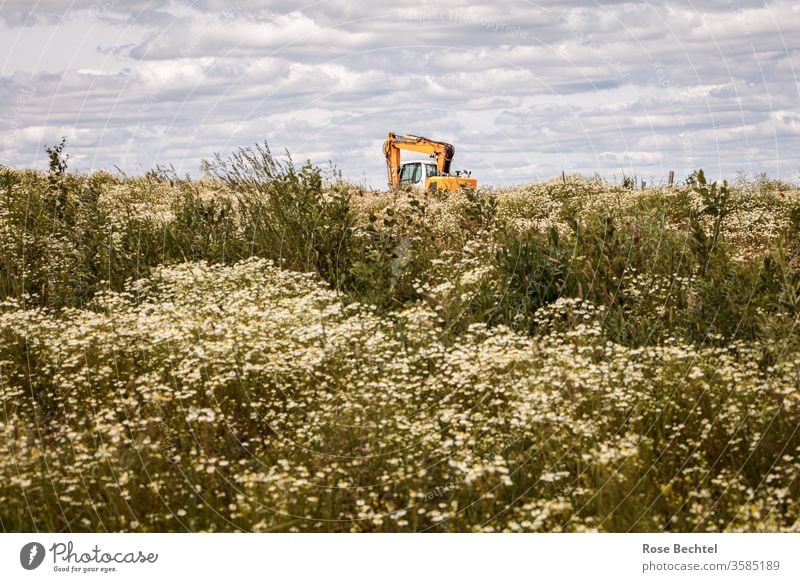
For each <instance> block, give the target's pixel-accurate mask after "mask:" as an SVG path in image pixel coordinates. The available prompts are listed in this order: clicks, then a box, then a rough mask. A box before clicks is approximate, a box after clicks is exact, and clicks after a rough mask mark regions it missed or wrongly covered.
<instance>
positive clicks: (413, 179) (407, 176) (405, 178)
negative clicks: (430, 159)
mask: <svg viewBox="0 0 800 582" xmlns="http://www.w3.org/2000/svg"><path fill="white" fill-rule="evenodd" d="M420 179H422V164H406V165H404V166H403V171H402V172H400V183H401V184H416V183H417V182H419V181H420Z"/></svg>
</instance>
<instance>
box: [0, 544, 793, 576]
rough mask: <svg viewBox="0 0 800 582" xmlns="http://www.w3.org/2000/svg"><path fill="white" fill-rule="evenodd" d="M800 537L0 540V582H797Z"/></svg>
mask: <svg viewBox="0 0 800 582" xmlns="http://www.w3.org/2000/svg"><path fill="white" fill-rule="evenodd" d="M799 548H800V534H507V535H500V534H428V535H412V534H197V533H192V534H3V535H0V580H31V581H33V580H65V579H70V580H86V579H92V580H114V581H123V580H136V581H141V580H147V579H151V580H162V579H168V578H174V579H176V580H177V579H181V580H186V579H191V578H187V577H188V576H192V577H194V576H196V577H197V578H198V579H201V580H207V579H212V580H213V579H217V580H230V581H239V580H245V579H247V580H249V579H253V577H256V576H257V579H259V580H317V579H319V580H326V581H328V580H330V581H336V580H342V581H344V580H347V581H348V582H352V581H359V580H370V581H374V580H381V581H397V582H401V581H402V582H409V581H419V580H445V579H447V580H459V581H469V580H480V581H486V580H591V581H593V582H594V581H596V580H614V581H624V580H649V579H653V580H683V579H685V580H719V579H725V580H753V581H756V580H758V581H761V580H774V581H778V580H793V581H795V580H800V567H798V566H799V565H800V556H798V549H799Z"/></svg>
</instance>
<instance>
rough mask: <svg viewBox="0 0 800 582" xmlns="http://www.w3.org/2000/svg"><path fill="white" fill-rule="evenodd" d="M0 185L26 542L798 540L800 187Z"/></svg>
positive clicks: (5, 498)
mask: <svg viewBox="0 0 800 582" xmlns="http://www.w3.org/2000/svg"><path fill="white" fill-rule="evenodd" d="M48 153H49V155H50V162H51V163H50V170H49V171H48V172H46V173H40V172H34V171H19V170H10V169H5V168H0V400H2V406H3V411H2V413H0V432H2V434H3V436H2V440H0V526H2V528H3V529H4V530H15V531H16V530H33V529H39V530H46V531H65V530H89V531H99V530H131V531H133V530H150V531H160V530H185V529H190V530H237V529H245V530H263V531H276V530H281V531H283V530H312V531H320V530H326V531H327V530H331V531H342V530H348V531H349V530H353V531H373V530H377V531H409V530H451V531H473V530H475V531H497V530H507V531H543V530H546V531H553V530H556V531H560V530H569V531H585V530H596V529H597V530H607V531H628V530H636V531H652V530H676V531H692V530H702V531H717V530H726V529H727V530H746V531H772V530H783V529H786V530H796V529H797V527H798V525H797V524H798V521H797V520H798V518H800V506H798V499H800V498H799V497H798V495H799V494H800V491H799V490H798V483H797V479H796V477H797V474H798V470H800V465H798V459H797V457H798V447H800V441H798V435H797V429H798V427H799V426H800V417H798V414H800V408H798V405H799V404H800V403H798V401H797V399H798V392H797V385H798V380H800V375H799V372H798V365H799V364H800V360H799V359H798V358H797V354H798V353H799V352H800V342H798V333H797V328H796V324H797V321H798V308H799V307H800V274H799V273H800V269H798V265H800V259H799V258H798V257H800V246H798V242H797V241H798V240H799V239H798V235H799V234H800V192H798V190H797V189H795V188H793V187H790V186H788V185H786V184H782V183H778V182H770V181H768V180H766V179H764V178H761V179H760V180H758V181H756V182H748V181H742V180H739V181H738V182H737V183H735V184H733V185H729V184H727V183H722V184H718V183H708V182H707V180H706V178H705V176H704V175H703V174H702V172H696V173H694V174H693V175H692V176H690V177H689V178H688V180H687V182H686V184H685V185H681V186H679V187H676V188H674V189H650V190H646V191H633V190H630V189H628V188H625V187H617V186H614V185H610V184H607V183H605V182H603V181H602V180H598V179H584V178H581V177H576V176H572V177H570V178H569V179H568V180H562V179H561V178H560V177H559V180H557V181H553V182H549V183H543V184H531V185H528V186H524V187H519V188H513V189H500V190H495V191H479V192H472V191H462V192H458V193H452V194H449V195H441V194H417V193H412V192H400V193H368V192H364V191H363V190H361V189H359V188H356V187H354V186H350V185H348V184H346V183H344V182H342V181H341V180H340V179H339V178H338V177H337V176H336V175H334V174H326V173H324V172H323V171H321V170H320V169H319V168H316V167H314V166H311V165H310V164H304V165H301V166H299V167H298V166H297V165H295V164H294V162H293V161H292V160H291V158H288V157H286V158H278V157H275V156H273V154H272V153H271V152H270V150H269V148H268V147H267V146H266V145H259V146H255V147H253V148H247V149H243V150H240V151H239V152H237V153H235V154H234V155H232V156H231V157H228V158H221V157H217V158H215V159H214V160H211V161H210V162H208V163H207V164H206V167H205V176H206V177H205V178H204V179H202V180H197V181H194V180H189V179H185V178H179V177H178V176H175V175H174V173H169V172H164V171H156V172H151V173H148V174H147V175H145V176H142V177H136V178H127V177H117V176H112V175H110V174H107V173H95V174H91V175H81V174H78V173H74V172H70V171H69V169H68V168H67V158H66V156H65V154H64V146H63V143H62V144H60V145H59V146H56V147H54V148H51V149H50V150H49V152H48Z"/></svg>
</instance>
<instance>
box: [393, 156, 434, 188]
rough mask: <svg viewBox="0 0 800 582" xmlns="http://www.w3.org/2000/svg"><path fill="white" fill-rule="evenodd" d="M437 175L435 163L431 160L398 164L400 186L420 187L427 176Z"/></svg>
mask: <svg viewBox="0 0 800 582" xmlns="http://www.w3.org/2000/svg"><path fill="white" fill-rule="evenodd" d="M438 175H439V172H438V170H437V169H436V164H435V163H433V162H422V161H414V162H403V163H402V164H401V165H400V187H401V188H402V187H407V186H411V187H412V188H422V186H423V185H424V184H425V183H426V182H427V180H428V178H432V177H434V176H438Z"/></svg>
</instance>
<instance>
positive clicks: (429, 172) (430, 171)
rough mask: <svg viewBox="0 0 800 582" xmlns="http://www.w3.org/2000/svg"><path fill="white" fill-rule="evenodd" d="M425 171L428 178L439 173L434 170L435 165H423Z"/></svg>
mask: <svg viewBox="0 0 800 582" xmlns="http://www.w3.org/2000/svg"><path fill="white" fill-rule="evenodd" d="M425 170H427V172H426V174H427V177H428V178H430V177H431V176H438V175H439V172H438V171H437V170H436V164H425Z"/></svg>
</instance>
